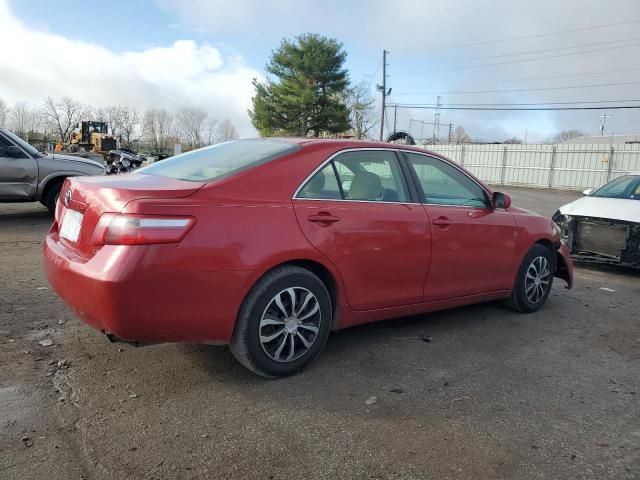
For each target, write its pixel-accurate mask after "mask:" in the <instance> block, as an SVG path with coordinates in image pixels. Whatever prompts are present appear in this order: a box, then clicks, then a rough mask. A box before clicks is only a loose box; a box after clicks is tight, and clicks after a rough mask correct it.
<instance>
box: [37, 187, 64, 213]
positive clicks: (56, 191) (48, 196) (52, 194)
mask: <svg viewBox="0 0 640 480" xmlns="http://www.w3.org/2000/svg"><path fill="white" fill-rule="evenodd" d="M61 189H62V182H61V181H56V183H54V184H53V185H51V186H49V187H47V190H46V191H45V192H44V195H43V198H42V203H43V204H44V206H45V207H47V210H49V213H50V214H51V215H53V214H54V213H56V204H57V203H58V198H59V197H60V190H61Z"/></svg>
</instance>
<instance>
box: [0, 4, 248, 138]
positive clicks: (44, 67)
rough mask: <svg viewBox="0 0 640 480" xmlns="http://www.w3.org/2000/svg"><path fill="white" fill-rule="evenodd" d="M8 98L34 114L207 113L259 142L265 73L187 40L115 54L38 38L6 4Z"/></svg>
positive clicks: (3, 74)
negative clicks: (74, 109)
mask: <svg viewBox="0 0 640 480" xmlns="http://www.w3.org/2000/svg"><path fill="white" fill-rule="evenodd" d="M0 45H3V46H4V50H3V53H4V61H3V62H1V63H0V98H3V99H5V100H6V101H9V102H11V103H13V102H17V101H23V100H26V101H28V102H29V103H31V104H32V105H34V106H37V105H40V104H42V102H43V101H44V99H45V98H46V97H47V96H51V97H60V96H63V95H69V96H71V97H73V98H76V99H78V100H80V101H82V102H85V103H87V104H90V105H92V106H104V105H111V104H120V105H131V106H134V107H136V108H139V109H145V108H151V107H157V108H167V109H173V108H176V107H179V106H182V105H193V106H197V107H201V108H204V109H205V110H207V111H208V112H210V113H211V114H212V115H213V116H215V117H216V118H219V119H223V118H229V119H231V121H232V122H233V123H234V124H235V125H236V127H237V128H238V130H239V131H240V133H241V134H242V135H243V136H249V135H255V131H254V129H253V127H252V126H251V123H250V121H249V118H248V116H247V114H246V111H247V109H248V108H249V107H250V105H251V96H252V94H253V87H252V85H251V80H252V79H253V78H255V77H260V72H259V71H257V70H255V69H253V68H251V67H250V66H248V65H247V64H246V63H245V61H244V60H243V58H242V57H241V56H239V55H234V54H228V55H223V54H222V52H221V51H220V50H219V49H217V48H215V47H214V46H211V45H209V44H206V43H197V42H195V41H193V40H179V41H176V42H175V43H173V44H172V45H169V46H162V47H154V48H148V49H146V50H141V51H129V52H124V53H115V52H112V51H110V50H109V49H107V48H105V47H104V46H101V45H97V44H92V43H87V42H82V41H77V40H72V39H69V38H65V37H63V36H60V35H55V34H52V33H47V32H44V31H35V30H32V29H30V28H29V27H28V26H26V25H25V24H24V23H22V22H20V21H19V20H18V19H17V18H16V17H15V16H14V15H13V14H12V12H11V11H10V9H9V6H8V3H7V1H6V0H0Z"/></svg>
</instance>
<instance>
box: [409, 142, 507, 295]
mask: <svg viewBox="0 0 640 480" xmlns="http://www.w3.org/2000/svg"><path fill="white" fill-rule="evenodd" d="M405 156H406V158H407V160H408V162H409V165H410V167H411V168H412V170H413V173H414V174H415V179H416V180H417V183H418V185H417V187H419V190H420V191H419V196H421V200H422V202H423V206H424V209H425V211H426V212H427V214H428V217H429V219H430V222H431V239H432V252H431V260H430V263H429V272H428V275H427V281H426V284H425V289H424V292H425V300H426V301H432V300H445V299H450V298H455V297H462V296H466V295H475V294H479V293H488V292H494V291H498V290H508V289H510V288H511V287H512V284H513V276H514V269H515V266H516V265H517V261H518V259H516V258H515V245H516V235H517V230H516V223H515V220H514V218H513V216H512V215H511V214H510V213H509V212H508V211H506V210H504V209H494V208H493V207H491V206H490V205H489V195H488V193H487V192H485V190H484V189H483V188H482V187H481V186H480V185H479V184H478V183H477V182H476V181H475V180H473V179H472V178H471V177H469V176H468V175H467V174H466V173H465V172H464V171H462V170H460V169H458V168H457V167H455V166H453V165H452V164H450V163H448V162H445V161H443V160H442V159H439V158H436V157H432V156H430V155H423V154H417V153H406V154H405Z"/></svg>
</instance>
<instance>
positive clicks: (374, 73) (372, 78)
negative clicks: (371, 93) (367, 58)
mask: <svg viewBox="0 0 640 480" xmlns="http://www.w3.org/2000/svg"><path fill="white" fill-rule="evenodd" d="M381 66H382V60H379V61H378V66H377V67H376V71H375V72H373V75H371V78H369V83H367V90H369V88H371V84H372V83H373V80H374V79H375V78H376V75H377V74H378V72H379V71H380V67H381Z"/></svg>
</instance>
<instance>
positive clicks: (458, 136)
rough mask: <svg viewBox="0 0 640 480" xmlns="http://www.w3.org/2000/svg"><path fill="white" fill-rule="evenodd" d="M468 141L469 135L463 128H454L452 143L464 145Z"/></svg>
mask: <svg viewBox="0 0 640 480" xmlns="http://www.w3.org/2000/svg"><path fill="white" fill-rule="evenodd" d="M469 140H470V138H469V135H467V132H466V131H465V129H464V127H461V126H460V127H456V128H455V130H454V131H453V141H454V142H455V143H457V144H458V145H459V144H461V143H466V142H468V141H469Z"/></svg>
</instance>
